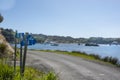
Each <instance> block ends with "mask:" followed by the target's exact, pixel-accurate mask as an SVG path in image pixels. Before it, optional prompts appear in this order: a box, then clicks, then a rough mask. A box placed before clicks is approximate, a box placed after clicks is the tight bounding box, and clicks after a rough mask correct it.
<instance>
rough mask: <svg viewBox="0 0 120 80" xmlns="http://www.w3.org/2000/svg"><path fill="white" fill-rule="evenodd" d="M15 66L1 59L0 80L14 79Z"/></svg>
mask: <svg viewBox="0 0 120 80" xmlns="http://www.w3.org/2000/svg"><path fill="white" fill-rule="evenodd" d="M13 77H14V74H13V68H12V67H11V66H9V65H7V64H5V63H3V62H2V61H0V80H13Z"/></svg>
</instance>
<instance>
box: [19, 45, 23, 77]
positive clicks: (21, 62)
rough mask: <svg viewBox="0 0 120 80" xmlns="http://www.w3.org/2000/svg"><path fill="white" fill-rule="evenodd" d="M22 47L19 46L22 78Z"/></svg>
mask: <svg viewBox="0 0 120 80" xmlns="http://www.w3.org/2000/svg"><path fill="white" fill-rule="evenodd" d="M22 59H23V58H22V45H21V44H20V75H21V76H22V66H23V60H22Z"/></svg>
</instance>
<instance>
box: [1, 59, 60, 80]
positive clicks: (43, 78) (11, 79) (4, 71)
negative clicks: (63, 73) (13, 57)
mask: <svg viewBox="0 0 120 80" xmlns="http://www.w3.org/2000/svg"><path fill="white" fill-rule="evenodd" d="M20 79H21V80H58V78H57V76H56V75H55V73H54V72H49V73H43V72H40V71H38V70H36V69H34V68H31V67H26V70H25V73H24V77H21V76H20V73H19V67H17V71H16V73H14V69H13V67H12V66H10V65H7V64H6V63H4V61H2V60H0V80H20Z"/></svg>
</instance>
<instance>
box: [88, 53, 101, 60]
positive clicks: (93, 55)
mask: <svg viewBox="0 0 120 80" xmlns="http://www.w3.org/2000/svg"><path fill="white" fill-rule="evenodd" d="M89 56H92V57H94V58H95V59H98V60H101V56H100V55H98V54H89Z"/></svg>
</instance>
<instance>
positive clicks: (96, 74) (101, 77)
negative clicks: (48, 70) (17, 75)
mask: <svg viewBox="0 0 120 80" xmlns="http://www.w3.org/2000/svg"><path fill="white" fill-rule="evenodd" d="M27 56H28V57H29V58H31V59H36V62H37V63H38V64H39V63H40V62H43V63H45V64H47V65H49V66H51V67H52V68H53V69H54V70H55V72H56V73H58V74H59V76H60V79H61V80H120V71H119V70H118V69H116V68H113V67H108V66H105V65H100V64H97V63H94V62H90V61H87V60H84V59H81V58H78V57H73V56H68V55H62V54H55V53H49V52H38V51H28V54H27Z"/></svg>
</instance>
